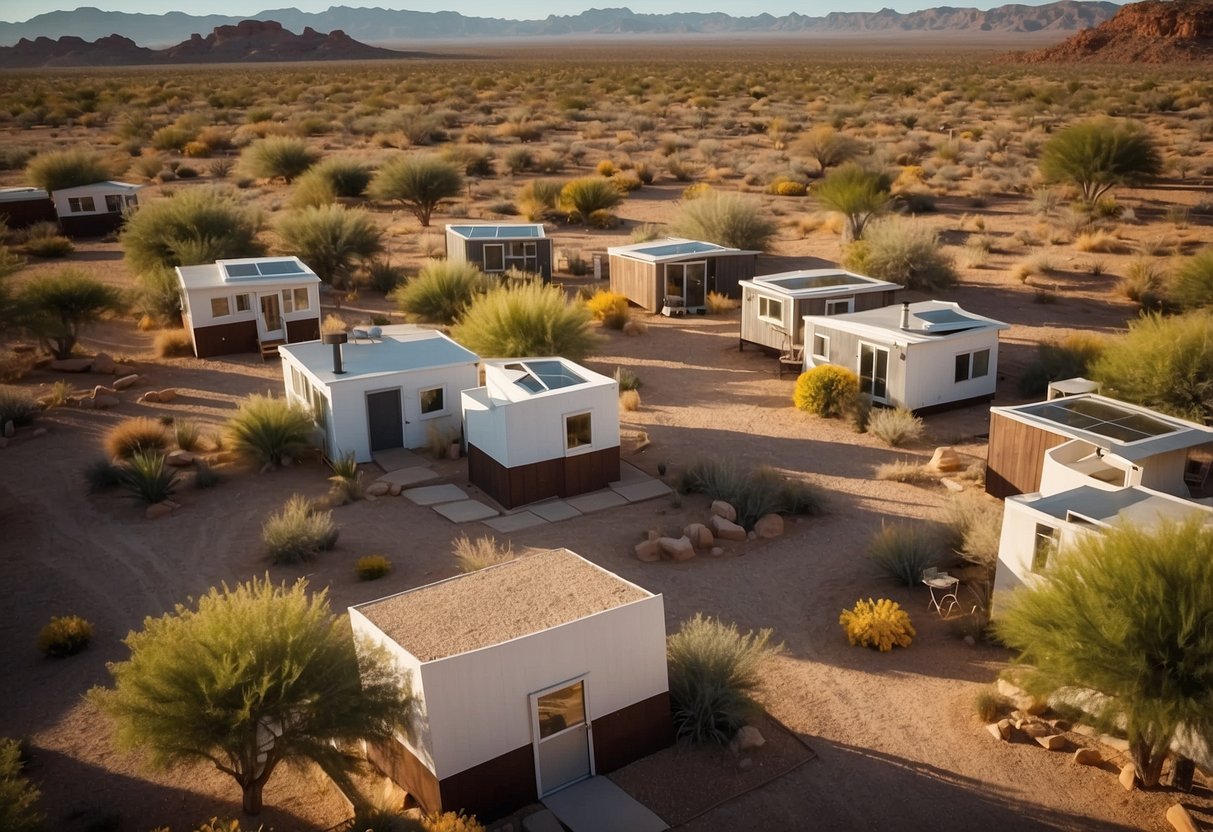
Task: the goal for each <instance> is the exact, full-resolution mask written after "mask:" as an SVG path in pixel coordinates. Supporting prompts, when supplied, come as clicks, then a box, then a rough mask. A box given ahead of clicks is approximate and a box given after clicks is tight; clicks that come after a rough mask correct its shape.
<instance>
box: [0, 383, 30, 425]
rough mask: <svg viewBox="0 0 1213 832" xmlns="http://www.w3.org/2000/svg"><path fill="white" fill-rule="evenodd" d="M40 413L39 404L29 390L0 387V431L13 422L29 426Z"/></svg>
mask: <svg viewBox="0 0 1213 832" xmlns="http://www.w3.org/2000/svg"><path fill="white" fill-rule="evenodd" d="M38 412H39V407H38V402H37V401H36V400H35V399H34V397H33V396H32V395H31V394H30V392H29V391H28V390H25V389H23V388H21V387H9V386H7V385H0V429H3V428H4V426H5V425H6V424H8V423H9V422H12V423H13V424H14V425H28V424H29V423H30V422H32V421H34V419H35V418H36V417H37V415H38Z"/></svg>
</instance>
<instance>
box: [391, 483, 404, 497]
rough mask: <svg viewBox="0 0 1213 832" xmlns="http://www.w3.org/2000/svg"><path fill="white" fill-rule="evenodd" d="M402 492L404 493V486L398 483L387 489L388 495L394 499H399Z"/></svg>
mask: <svg viewBox="0 0 1213 832" xmlns="http://www.w3.org/2000/svg"><path fill="white" fill-rule="evenodd" d="M401 491H404V486H403V485H401V484H400V483H398V482H394V483H391V484H390V485H388V487H387V493H388V494H390V495H391V496H393V497H399V496H400V492H401Z"/></svg>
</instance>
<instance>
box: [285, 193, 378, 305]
mask: <svg viewBox="0 0 1213 832" xmlns="http://www.w3.org/2000/svg"><path fill="white" fill-rule="evenodd" d="M277 231H278V234H279V236H281V237H282V241H283V243H284V244H285V246H286V248H287V250H289V251H291V252H292V253H293V254H295V255H297V256H298V257H299V259H300V260H302V261H303V262H304V263H306V264H307V265H308V266H310V267H311V269H312V271H314V272H315V273H316V276H317V277H319V278H320V279H321V280H323V281H324V282H325V283H329V284H331V285H333V286H334V287H336V288H338V289H341V288H345V287H346V286H347V285H348V284H349V283H350V279H351V272H352V271H353V269H354V267H355V266H356V265H357V264H358V263H364V262H366V261H367V260H368V259H370V258H371V257H373V256H374V255H376V254H378V253H379V252H381V251H383V232H381V231H380V230H379V226H378V225H376V224H375V221H374V220H373V219H371V216H370V214H368V213H367V212H365V211H362V210H360V209H357V208H354V209H350V208H346V207H345V206H344V205H321V206H316V207H311V208H301V209H299V210H297V211H292V212H291V213H289V214H287V215H286V216H284V217H283V218H282V219H281V220H279V222H278V226H277Z"/></svg>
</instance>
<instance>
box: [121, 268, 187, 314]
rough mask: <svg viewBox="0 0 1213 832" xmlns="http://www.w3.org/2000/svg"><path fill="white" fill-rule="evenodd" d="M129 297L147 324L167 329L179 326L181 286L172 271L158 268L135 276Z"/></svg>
mask: <svg viewBox="0 0 1213 832" xmlns="http://www.w3.org/2000/svg"><path fill="white" fill-rule="evenodd" d="M131 297H132V300H133V301H134V304H135V309H136V311H138V312H139V313H140V314H141V315H143V316H144V317H146V318H147V320H148V322H149V323H152V324H158V325H160V326H168V327H178V326H180V325H181V285H180V283H178V281H177V274H176V272H174V271H173V270H172V269H169V268H167V267H165V266H158V267H156V268H153V269H149V270H148V271H145V272H143V273H142V274H139V275H136V276H135V287H134V291H133V292H132V296H131Z"/></svg>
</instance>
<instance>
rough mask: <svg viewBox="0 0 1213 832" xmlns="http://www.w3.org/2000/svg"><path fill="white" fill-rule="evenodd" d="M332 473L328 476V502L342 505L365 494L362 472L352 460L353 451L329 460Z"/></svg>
mask: <svg viewBox="0 0 1213 832" xmlns="http://www.w3.org/2000/svg"><path fill="white" fill-rule="evenodd" d="M329 467H330V468H332V469H333V475H332V476H331V477H329V482H330V483H332V487H331V488H330V489H329V496H330V502H337V503H339V504H342V505H344V504H345V503H353V502H356V501H358V500H361V499H362V498H363V496H365V494H366V488H365V487H364V486H363V484H362V472H361V471H360V470H358V463H357V462H356V461H354V452H353V451H350V452H349V453H347V454H343V455H342V456H340V457H338V458H337V459H334V460H331V461H330V462H329Z"/></svg>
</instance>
